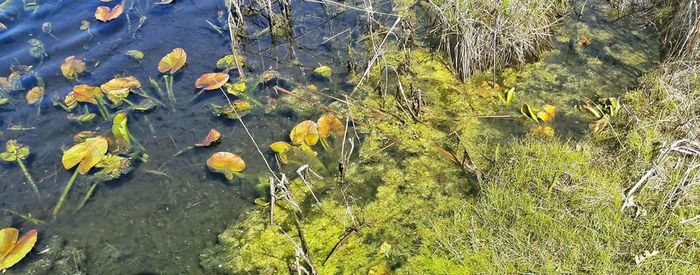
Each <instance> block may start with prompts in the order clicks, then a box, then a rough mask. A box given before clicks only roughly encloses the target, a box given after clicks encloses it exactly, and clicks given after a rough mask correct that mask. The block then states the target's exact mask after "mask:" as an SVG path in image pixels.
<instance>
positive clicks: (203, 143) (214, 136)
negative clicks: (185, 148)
mask: <svg viewBox="0 0 700 275" xmlns="http://www.w3.org/2000/svg"><path fill="white" fill-rule="evenodd" d="M220 140H221V133H219V131H217V130H216V129H211V130H209V133H207V136H206V137H204V139H202V140H200V141H199V142H197V143H195V144H194V146H197V147H207V146H211V145H212V144H214V143H218V142H219V141H220Z"/></svg>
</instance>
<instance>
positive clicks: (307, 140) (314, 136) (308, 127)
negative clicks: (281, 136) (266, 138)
mask: <svg viewBox="0 0 700 275" xmlns="http://www.w3.org/2000/svg"><path fill="white" fill-rule="evenodd" d="M289 139H291V140H292V144H294V145H301V144H304V145H307V146H314V145H316V143H318V139H319V133H318V124H316V122H313V121H311V120H305V121H302V122H301V123H299V124H297V126H294V128H292V132H291V133H289Z"/></svg>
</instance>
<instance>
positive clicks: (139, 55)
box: [126, 50, 144, 62]
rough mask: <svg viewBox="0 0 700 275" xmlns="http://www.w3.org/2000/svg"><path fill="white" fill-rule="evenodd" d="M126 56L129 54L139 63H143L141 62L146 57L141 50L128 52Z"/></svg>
mask: <svg viewBox="0 0 700 275" xmlns="http://www.w3.org/2000/svg"><path fill="white" fill-rule="evenodd" d="M126 54H127V55H128V56H131V58H133V59H135V60H136V61H139V62H141V60H142V59H143V56H144V55H143V52H141V51H139V50H128V51H127V52H126Z"/></svg>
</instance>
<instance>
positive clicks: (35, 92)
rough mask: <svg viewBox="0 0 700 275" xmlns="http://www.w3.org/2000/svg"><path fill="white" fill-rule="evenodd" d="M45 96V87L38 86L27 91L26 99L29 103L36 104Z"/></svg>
mask: <svg viewBox="0 0 700 275" xmlns="http://www.w3.org/2000/svg"><path fill="white" fill-rule="evenodd" d="M42 98H44V87H41V86H37V87H34V88H32V89H31V90H29V91H28V92H27V95H26V99H27V103H29V104H36V103H38V102H39V101H41V99H42Z"/></svg>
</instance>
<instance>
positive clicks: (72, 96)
mask: <svg viewBox="0 0 700 275" xmlns="http://www.w3.org/2000/svg"><path fill="white" fill-rule="evenodd" d="M100 95H102V90H100V88H99V87H94V86H90V85H85V84H80V85H77V86H75V87H73V90H72V91H71V92H70V93H68V95H66V99H65V103H66V105H68V106H72V105H74V104H75V102H85V103H92V104H97V97H98V96H100Z"/></svg>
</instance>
